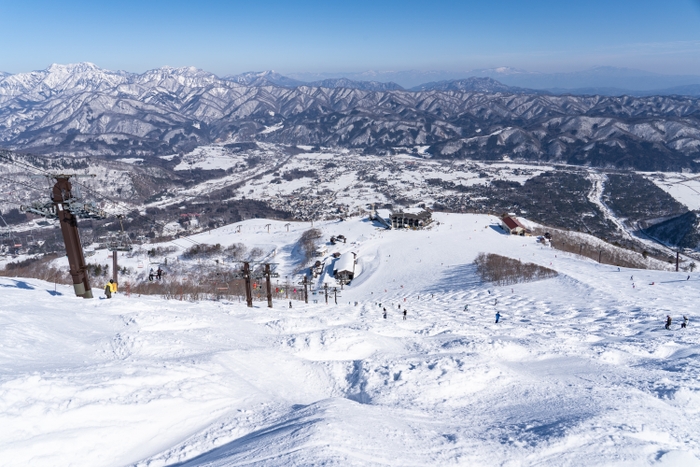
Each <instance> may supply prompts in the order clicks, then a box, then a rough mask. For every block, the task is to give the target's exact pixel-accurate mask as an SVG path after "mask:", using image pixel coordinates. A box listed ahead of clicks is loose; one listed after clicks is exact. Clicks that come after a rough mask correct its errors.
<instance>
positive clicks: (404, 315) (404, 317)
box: [403, 308, 407, 321]
mask: <svg viewBox="0 0 700 467" xmlns="http://www.w3.org/2000/svg"><path fill="white" fill-rule="evenodd" d="M406 313H407V312H406V308H404V309H403V320H404V321H406Z"/></svg>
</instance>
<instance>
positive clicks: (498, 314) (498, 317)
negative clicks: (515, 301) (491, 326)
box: [496, 311, 501, 324]
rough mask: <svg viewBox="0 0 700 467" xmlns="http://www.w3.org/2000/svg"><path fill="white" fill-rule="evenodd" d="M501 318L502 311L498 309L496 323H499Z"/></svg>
mask: <svg viewBox="0 0 700 467" xmlns="http://www.w3.org/2000/svg"><path fill="white" fill-rule="evenodd" d="M499 319H501V313H500V312H498V311H497V312H496V324H498V320H499Z"/></svg>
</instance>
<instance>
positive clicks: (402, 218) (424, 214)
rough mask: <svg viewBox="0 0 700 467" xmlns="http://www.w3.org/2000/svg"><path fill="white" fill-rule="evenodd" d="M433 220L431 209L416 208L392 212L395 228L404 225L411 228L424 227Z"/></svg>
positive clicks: (392, 223) (393, 226)
mask: <svg viewBox="0 0 700 467" xmlns="http://www.w3.org/2000/svg"><path fill="white" fill-rule="evenodd" d="M432 221H433V216H432V214H430V211H426V210H425V209H420V208H415V209H407V210H405V211H395V212H392V213H391V227H392V228H394V229H397V228H400V227H404V228H409V229H422V228H423V227H425V226H426V225H428V224H430V223H431V222H432Z"/></svg>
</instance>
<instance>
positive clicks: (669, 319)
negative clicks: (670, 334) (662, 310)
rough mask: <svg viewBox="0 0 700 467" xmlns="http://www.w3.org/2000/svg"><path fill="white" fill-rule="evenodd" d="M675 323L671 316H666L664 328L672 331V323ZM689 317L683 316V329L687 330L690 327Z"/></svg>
mask: <svg viewBox="0 0 700 467" xmlns="http://www.w3.org/2000/svg"><path fill="white" fill-rule="evenodd" d="M672 321H673V318H671V315H666V326H664V327H665V328H666V329H671V322H672ZM688 321H689V320H688V317H687V316H685V315H683V322H682V323H681V329H685V328H687V327H688Z"/></svg>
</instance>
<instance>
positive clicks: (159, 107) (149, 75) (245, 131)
mask: <svg viewBox="0 0 700 467" xmlns="http://www.w3.org/2000/svg"><path fill="white" fill-rule="evenodd" d="M280 76H281V75H277V74H274V73H258V74H254V73H253V74H247V77H244V76H243V75H239V77H229V78H227V79H220V78H218V77H217V76H215V75H213V74H211V73H207V72H205V71H202V70H198V69H195V68H192V67H189V68H169V67H165V68H159V69H155V70H150V71H147V72H146V73H143V74H132V73H127V72H121V71H118V72H115V71H109V70H104V69H101V68H99V67H97V66H95V65H93V64H89V63H80V64H75V65H52V66H50V67H49V68H47V69H46V70H42V71H35V72H31V73H22V74H17V75H10V76H5V77H3V78H0V146H2V147H5V148H9V149H15V150H22V151H28V152H36V153H71V154H78V155H105V156H112V155H120V156H123V155H133V156H140V157H149V156H154V155H162V154H172V153H177V152H183V151H188V150H190V149H192V148H193V147H195V146H198V145H201V144H207V143H212V142H223V141H228V142H247V141H260V142H274V143H282V144H288V145H322V146H334V147H345V148H353V149H356V150H358V151H364V152H367V153H374V154H390V153H395V152H407V151H408V152H415V153H416V154H427V155H430V156H432V157H435V158H456V159H465V158H468V159H479V160H499V159H503V158H510V159H523V160H528V161H549V162H564V163H570V164H581V165H594V166H604V167H618V168H634V169H639V170H680V169H691V170H698V169H699V168H700V167H699V166H698V165H699V163H698V162H696V160H700V100H698V99H695V98H688V97H677V96H675V97H660V96H649V97H628V96H627V97H606V96H571V95H562V96H555V95H541V94H537V93H527V92H525V91H523V90H518V89H516V90H513V89H512V88H508V87H507V86H503V85H501V84H500V83H498V82H497V81H494V80H488V81H480V82H476V81H473V82H472V84H474V85H477V84H478V85H479V86H481V85H484V86H486V85H488V86H486V88H482V89H479V88H478V87H477V88H474V87H472V88H469V87H468V86H467V84H466V83H465V82H466V80H463V81H465V82H462V84H457V83H453V84H451V85H448V84H443V85H440V86H438V87H439V88H440V89H425V90H420V91H406V90H401V89H380V90H377V89H374V88H372V86H371V85H367V86H365V87H366V88H364V89H363V88H361V87H362V86H355V87H354V88H353V87H351V86H350V85H349V84H348V83H345V82H343V81H342V80H336V81H335V83H327V84H326V85H308V84H296V83H295V82H294V80H291V79H288V78H286V79H287V80H289V81H285V80H283V79H282V78H284V77H281V78H280ZM487 79H488V78H487ZM379 84H383V85H384V84H386V83H379ZM489 86H491V87H493V86H498V88H497V89H494V88H489ZM500 86H502V87H500Z"/></svg>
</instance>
